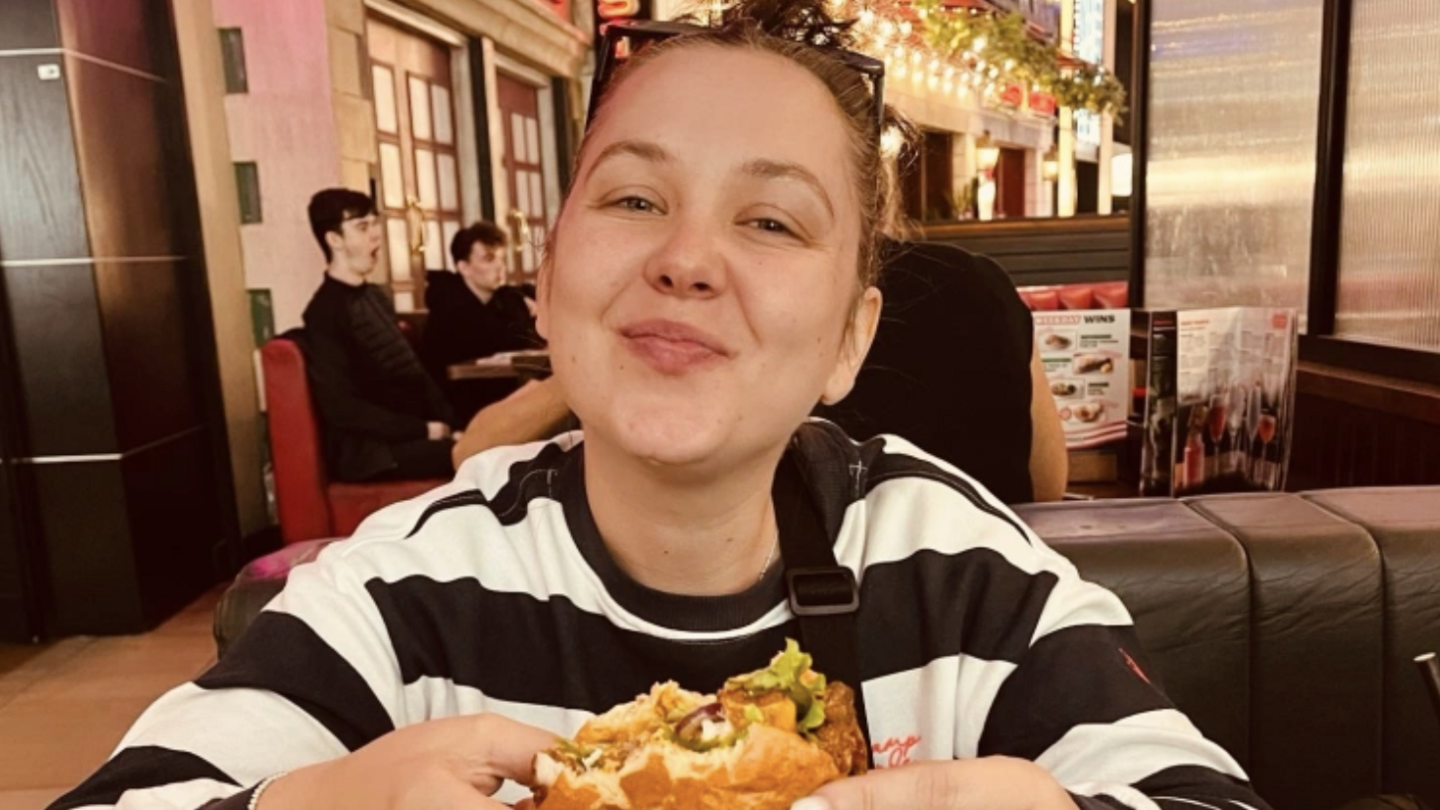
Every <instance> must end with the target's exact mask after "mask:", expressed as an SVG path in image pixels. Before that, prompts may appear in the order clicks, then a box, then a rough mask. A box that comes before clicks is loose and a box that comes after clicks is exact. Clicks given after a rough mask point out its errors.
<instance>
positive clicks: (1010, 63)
mask: <svg viewBox="0 0 1440 810" xmlns="http://www.w3.org/2000/svg"><path fill="white" fill-rule="evenodd" d="M1014 69H1015V60H1014V59H1006V60H1005V70H1007V71H1011V70H1014Z"/></svg>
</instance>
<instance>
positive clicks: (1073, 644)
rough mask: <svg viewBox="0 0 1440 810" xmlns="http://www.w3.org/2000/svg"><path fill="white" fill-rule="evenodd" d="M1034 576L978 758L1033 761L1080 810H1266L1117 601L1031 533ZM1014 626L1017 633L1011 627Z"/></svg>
mask: <svg viewBox="0 0 1440 810" xmlns="http://www.w3.org/2000/svg"><path fill="white" fill-rule="evenodd" d="M1030 543H1031V547H1030V548H1029V549H1028V550H1025V551H1016V550H1014V549H1013V548H1012V550H1011V554H1017V553H1019V554H1031V555H1034V556H1035V557H1037V558H1038V559H1035V560H1032V561H1029V562H1030V564H1031V565H1030V566H1026V567H1031V566H1033V567H1034V568H1037V569H1041V570H1043V571H1044V572H1045V573H1044V574H1043V575H1041V576H1039V577H1037V578H1036V580H1035V582H1036V587H1038V588H1048V591H1049V592H1048V594H1047V595H1046V596H1045V601H1044V607H1043V609H1042V610H1041V611H1040V612H1039V615H1038V617H1037V618H1034V619H1033V620H1032V622H1031V624H1032V625H1033V629H1031V630H1029V632H1030V642H1029V646H1028V649H1026V651H1025V653H1024V654H1023V655H1022V656H1020V658H1019V660H1018V662H1017V663H1016V666H1015V667H1014V669H1013V671H1011V672H1010V673H1009V675H1008V676H1007V677H1006V678H1005V680H1004V683H1003V684H1002V685H1001V686H1000V688H999V689H998V691H997V692H996V693H995V697H994V700H993V702H992V703H991V705H990V707H989V711H988V712H987V713H986V717H985V721H984V729H983V732H982V734H981V737H980V741H979V746H978V753H979V754H980V755H981V756H987V755H1004V756H1014V757H1022V758H1025V759H1029V760H1032V761H1034V762H1036V763H1037V764H1039V765H1041V766H1042V767H1044V768H1045V769H1046V770H1048V771H1049V772H1050V773H1051V774H1052V775H1053V776H1054V777H1055V778H1056V780H1057V781H1059V782H1060V783H1061V784H1062V785H1063V786H1065V788H1066V789H1067V790H1069V791H1070V793H1071V795H1072V797H1074V798H1075V802H1076V805H1077V806H1078V807H1079V808H1081V810H1102V809H1104V810H1112V809H1113V808H1127V809H1128V810H1158V809H1164V810H1169V808H1185V810H1265V808H1267V807H1268V805H1266V804H1265V803H1264V802H1263V801H1262V800H1261V799H1260V798H1259V797H1258V796H1256V795H1255V793H1254V791H1253V790H1252V789H1251V788H1250V786H1249V784H1248V783H1247V781H1246V777H1245V774H1244V772H1243V770H1242V769H1241V768H1240V766H1239V764H1238V763H1236V762H1235V760H1234V759H1233V758H1231V756H1230V755H1229V754H1227V753H1226V752H1225V751H1224V750H1223V749H1221V748H1220V746H1218V745H1216V744H1215V743H1214V742H1212V741H1210V740H1207V739H1206V738H1205V737H1204V735H1202V734H1201V733H1200V731H1199V730H1198V729H1197V728H1195V726H1194V725H1193V724H1192V723H1191V722H1190V720H1189V718H1187V717H1186V716H1185V715H1184V714H1183V713H1181V712H1180V711H1179V710H1178V709H1176V707H1175V706H1174V704H1173V703H1171V702H1170V699H1169V698H1168V697H1166V695H1165V693H1164V692H1163V691H1162V690H1161V689H1160V688H1159V686H1158V685H1156V684H1155V683H1154V682H1153V681H1152V679H1151V676H1150V674H1149V672H1150V668H1149V664H1148V662H1147V660H1146V657H1145V653H1144V651H1143V650H1142V649H1141V647H1140V644H1139V640H1138V638H1137V636H1136V634H1135V631H1134V627H1133V626H1132V624H1131V620H1130V616H1129V614H1128V612H1127V611H1126V610H1125V608H1124V606H1123V605H1122V604H1121V603H1120V600H1119V598H1117V597H1116V596H1115V595H1114V594H1112V593H1110V592H1109V591H1107V590H1105V589H1104V588H1101V587H1100V586H1098V585H1094V584H1092V583H1089V582H1086V581H1084V580H1082V579H1080V577H1079V576H1078V574H1077V573H1076V571H1075V568H1074V566H1073V565H1071V564H1070V562H1069V561H1068V560H1065V559H1064V558H1063V557H1061V556H1060V555H1059V554H1057V553H1055V552H1054V551H1053V550H1051V549H1050V548H1048V547H1047V546H1045V544H1044V543H1043V542H1042V541H1041V540H1040V539H1039V538H1038V537H1035V536H1033V534H1031V535H1030ZM1017 629H1018V631H1019V632H1025V631H1026V630H1027V629H1028V628H1024V627H1022V628H1017Z"/></svg>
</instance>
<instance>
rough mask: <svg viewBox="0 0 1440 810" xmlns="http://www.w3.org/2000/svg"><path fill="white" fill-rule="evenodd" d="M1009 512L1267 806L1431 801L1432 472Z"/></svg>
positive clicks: (269, 585)
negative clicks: (1409, 481)
mask: <svg viewBox="0 0 1440 810" xmlns="http://www.w3.org/2000/svg"><path fill="white" fill-rule="evenodd" d="M1017 511H1018V512H1019V514H1020V515H1021V517H1023V518H1024V519H1025V520H1026V521H1027V522H1028V523H1029V524H1030V525H1031V526H1032V527H1034V529H1035V531H1036V533H1037V534H1039V535H1040V536H1041V537H1043V538H1044V539H1045V540H1046V542H1048V543H1049V544H1050V545H1051V546H1052V547H1054V548H1055V549H1056V550H1057V551H1059V552H1060V553H1061V554H1064V555H1065V556H1066V557H1067V558H1069V559H1070V560H1071V561H1073V562H1074V563H1075V565H1076V567H1077V568H1079V569H1080V572H1081V574H1082V575H1084V576H1085V577H1086V578H1088V579H1091V580H1093V581H1095V582H1098V583H1100V584H1102V585H1104V586H1106V587H1108V588H1110V589H1111V590H1113V591H1115V592H1116V593H1117V594H1119V596H1120V598H1121V599H1123V600H1124V601H1125V604H1126V605H1127V606H1128V607H1129V609H1130V612H1131V614H1132V615H1133V616H1134V618H1135V625H1136V629H1137V631H1138V632H1139V634H1140V637H1141V639H1142V641H1143V642H1144V643H1145V645H1146V648H1147V650H1148V651H1149V653H1150V656H1151V659H1152V661H1153V663H1154V667H1155V669H1156V670H1157V673H1156V674H1158V677H1159V679H1160V681H1161V683H1163V684H1164V686H1165V688H1166V691H1167V692H1168V693H1169V694H1170V696H1171V698H1172V699H1174V701H1175V702H1176V704H1177V705H1178V706H1179V707H1180V708H1181V709H1182V710H1184V711H1185V712H1186V713H1187V714H1189V715H1190V717H1191V718H1192V719H1193V720H1194V721H1195V724H1196V725H1197V726H1199V728H1200V729H1201V730H1202V731H1204V732H1205V733H1206V734H1207V735H1208V736H1210V737H1211V738H1213V739H1215V740H1216V741H1218V742H1220V743H1221V744H1223V745H1224V746H1225V747H1226V748H1227V749H1228V750H1229V751H1230V752H1231V753H1232V754H1233V755H1234V756H1235V757H1236V758H1237V759H1238V760H1239V761H1240V762H1241V764H1242V765H1244V766H1245V768H1246V770H1247V771H1248V772H1249V773H1250V775H1251V777H1252V778H1253V779H1254V781H1255V784H1256V787H1257V789H1258V790H1259V791H1260V793H1261V795H1263V796H1265V798H1266V799H1267V800H1268V801H1269V802H1270V803H1271V804H1272V805H1273V806H1274V807H1275V808H1277V810H1290V809H1291V808H1294V810H1329V808H1335V807H1338V806H1339V805H1341V804H1344V803H1345V802H1347V801H1350V800H1352V799H1355V798H1358V797H1362V796H1370V795H1375V794H1379V793H1412V794H1415V795H1418V796H1420V797H1422V798H1424V800H1425V801H1427V802H1429V803H1430V804H1432V805H1437V806H1440V718H1437V717H1436V715H1435V711H1434V710H1433V708H1432V707H1431V705H1430V703H1429V698H1428V696H1427V695H1426V693H1425V691H1424V688H1423V683H1422V681H1421V680H1420V677H1419V675H1418V674H1417V671H1416V667H1415V665H1414V663H1413V659H1414V657H1415V656H1416V655H1419V654H1421V653H1424V652H1429V651H1440V488H1399V489H1370V490H1365V489H1355V490H1333V491H1324V492H1311V493H1305V494H1303V495H1286V494H1265V495H1232V496H1207V497H1203V498H1194V499H1189V500H1184V501H1172V500H1164V499H1155V500H1127V501H1090V502H1064V503H1056V504H1043V505H1034V506H1026V507H1021V508H1020V509H1019V510H1017ZM307 549H308V550H309V551H310V552H313V550H314V547H313V546H305V545H302V546H299V547H290V548H288V549H287V550H286V551H285V552H279V553H280V554H284V553H289V554H298V553H306V550H307ZM288 564H289V561H287V560H283V559H269V558H266V559H263V560H261V561H257V563H255V564H252V566H251V567H250V568H247V571H246V572H245V573H243V574H242V575H241V577H240V578H239V579H237V581H236V584H235V585H234V586H232V588H231V589H230V591H229V592H227V594H226V596H225V598H224V599H223V600H222V602H221V605H220V608H219V610H218V611H217V614H216V638H217V642H218V643H219V645H220V647H221V650H222V654H223V650H224V648H225V646H226V645H227V644H228V643H229V642H230V641H232V640H233V639H234V638H235V637H236V636H237V635H238V634H239V633H240V632H242V631H243V628H244V627H245V626H246V625H247V624H248V623H249V621H250V619H251V618H253V617H254V615H255V613H256V612H258V611H259V610H260V608H261V607H262V606H263V605H264V603H265V602H267V601H269V599H270V598H272V597H273V596H274V594H275V593H277V592H278V591H279V590H280V588H281V587H282V585H283V576H284V573H285V571H286V570H287V568H288ZM267 566H268V569H269V570H268V575H264V574H265V573H266V572H265V571H262V569H265V568H267Z"/></svg>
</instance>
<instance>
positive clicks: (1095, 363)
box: [1034, 309, 1130, 450]
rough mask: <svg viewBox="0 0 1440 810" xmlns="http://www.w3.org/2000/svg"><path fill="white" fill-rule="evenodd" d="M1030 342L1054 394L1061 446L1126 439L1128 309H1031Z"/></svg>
mask: <svg viewBox="0 0 1440 810" xmlns="http://www.w3.org/2000/svg"><path fill="white" fill-rule="evenodd" d="M1034 319H1035V346H1036V348H1037V349H1038V351H1039V353H1040V360H1041V362H1042V363H1043V364H1044V366H1045V376H1046V378H1047V380H1048V382H1049V385H1050V393H1051V395H1052V396H1054V397H1055V406H1056V409H1057V410H1058V411H1059V412H1060V422H1061V424H1062V425H1064V427H1065V446H1066V447H1067V448H1069V449H1071V450H1075V449H1080V448H1086V447H1097V446H1099V445H1102V444H1108V443H1110V442H1114V441H1119V440H1121V439H1124V438H1125V416H1126V408H1127V403H1128V402H1129V397H1130V310H1128V309H1102V310H1081V311H1073V312H1036V313H1034Z"/></svg>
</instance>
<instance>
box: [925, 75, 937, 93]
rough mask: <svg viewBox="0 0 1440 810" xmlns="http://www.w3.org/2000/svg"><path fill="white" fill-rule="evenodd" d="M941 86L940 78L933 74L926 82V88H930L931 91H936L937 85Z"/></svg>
mask: <svg viewBox="0 0 1440 810" xmlns="http://www.w3.org/2000/svg"><path fill="white" fill-rule="evenodd" d="M939 84H940V77H939V76H936V75H935V74H933V73H932V74H930V77H929V78H927V79H926V80H925V86H926V87H928V88H930V89H931V90H934V89H935V87H936V86H937V85H939Z"/></svg>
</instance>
